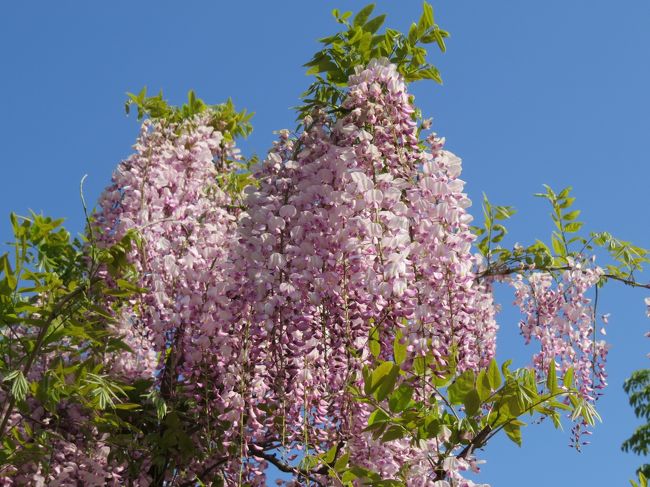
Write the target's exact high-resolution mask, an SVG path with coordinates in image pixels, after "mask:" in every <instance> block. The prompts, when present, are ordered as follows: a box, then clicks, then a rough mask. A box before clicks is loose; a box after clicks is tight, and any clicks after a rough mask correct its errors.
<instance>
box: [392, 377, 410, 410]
mask: <svg viewBox="0 0 650 487" xmlns="http://www.w3.org/2000/svg"><path fill="white" fill-rule="evenodd" d="M412 397H413V387H411V386H410V385H408V384H401V385H400V386H399V387H398V388H397V389H396V390H395V391H394V392H393V393H392V394H391V395H390V398H389V399H388V407H389V408H390V410H391V411H392V412H394V413H399V412H402V411H404V409H406V408H407V407H408V405H409V404H410V403H411V398H412Z"/></svg>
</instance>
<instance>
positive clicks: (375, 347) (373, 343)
mask: <svg viewBox="0 0 650 487" xmlns="http://www.w3.org/2000/svg"><path fill="white" fill-rule="evenodd" d="M368 345H369V347H370V353H371V354H372V356H373V357H375V358H377V357H379V354H380V353H381V345H380V343H379V328H378V327H377V326H373V327H372V329H371V330H370V338H369V342H368Z"/></svg>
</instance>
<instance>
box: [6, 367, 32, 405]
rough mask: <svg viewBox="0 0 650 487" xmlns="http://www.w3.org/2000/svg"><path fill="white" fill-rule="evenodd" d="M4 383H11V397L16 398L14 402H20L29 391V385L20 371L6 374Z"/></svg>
mask: <svg viewBox="0 0 650 487" xmlns="http://www.w3.org/2000/svg"><path fill="white" fill-rule="evenodd" d="M4 380H5V381H8V380H10V381H12V382H11V395H12V396H13V397H15V398H16V401H18V402H21V401H23V400H24V399H25V397H26V396H27V391H28V390H29V384H28V383H27V379H25V376H24V375H23V371H22V370H14V371H13V372H10V373H9V374H7V375H6V376H5V378H4Z"/></svg>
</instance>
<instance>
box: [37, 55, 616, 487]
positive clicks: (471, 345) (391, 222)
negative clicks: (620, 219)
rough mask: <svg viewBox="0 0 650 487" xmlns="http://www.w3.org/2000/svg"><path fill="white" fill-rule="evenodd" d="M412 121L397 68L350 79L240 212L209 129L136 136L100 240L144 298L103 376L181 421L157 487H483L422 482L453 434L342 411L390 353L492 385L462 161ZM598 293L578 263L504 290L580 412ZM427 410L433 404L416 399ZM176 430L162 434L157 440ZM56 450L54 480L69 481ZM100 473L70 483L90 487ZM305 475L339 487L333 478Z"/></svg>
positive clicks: (598, 348) (265, 173) (453, 467)
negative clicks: (133, 244) (274, 479)
mask: <svg viewBox="0 0 650 487" xmlns="http://www.w3.org/2000/svg"><path fill="white" fill-rule="evenodd" d="M414 111H415V108H414V106H413V99H412V97H411V96H410V95H409V93H408V91H407V87H406V84H405V83H404V81H403V79H402V77H401V76H400V75H399V74H398V72H397V70H396V68H395V66H393V65H391V64H389V63H388V62H386V61H382V60H374V61H372V62H371V63H370V64H369V65H368V66H366V67H363V68H359V69H357V72H356V74H355V75H353V76H352V77H351V78H350V80H349V85H348V90H347V98H346V99H345V101H344V103H343V105H342V111H341V114H340V115H339V116H337V117H334V118H332V117H331V116H329V115H326V114H324V113H314V114H313V115H312V116H311V117H310V118H309V119H308V120H305V123H304V127H305V128H304V131H303V132H302V133H300V134H299V135H298V136H297V137H292V136H290V134H289V132H288V131H281V132H280V133H279V137H278V140H277V141H276V143H275V144H274V146H273V148H272V149H271V150H270V151H269V153H268V155H267V157H266V158H265V159H264V160H263V161H262V162H260V163H259V164H258V165H257V166H256V167H254V169H253V177H254V180H255V183H256V184H253V185H250V186H248V187H247V188H246V189H245V190H244V195H243V205H241V206H240V205H238V204H234V202H233V200H232V199H231V195H229V194H228V193H227V192H226V191H224V189H223V188H222V187H221V186H220V185H219V184H218V176H219V174H220V173H219V171H228V170H229V169H230V168H229V166H228V163H227V161H228V160H233V159H236V158H237V151H236V149H235V148H234V147H233V145H232V143H230V142H227V141H226V139H225V138H224V136H223V134H222V133H220V132H219V131H217V130H215V129H214V128H213V127H212V125H211V123H210V114H209V113H204V114H199V115H196V116H195V117H193V118H191V119H189V120H186V121H184V122H181V123H173V124H172V123H168V122H166V121H164V120H148V121H145V123H144V124H143V127H142V132H141V134H140V137H139V139H138V142H137V144H136V145H135V154H134V155H132V156H131V157H130V158H128V159H127V160H125V161H123V162H122V163H121V164H120V165H119V166H118V168H117V170H116V171H115V173H114V175H113V181H112V183H111V185H110V186H109V187H108V188H107V189H106V191H105V192H104V193H103V195H102V197H101V199H100V203H99V212H98V214H97V215H96V224H95V225H96V230H97V233H98V234H99V235H100V236H99V243H100V244H102V245H109V244H111V243H113V242H116V241H117V240H119V238H121V237H122V236H123V235H124V233H125V232H126V231H128V230H135V231H137V232H138V234H139V235H140V236H141V245H140V246H139V247H138V248H135V249H133V250H132V251H131V253H130V255H129V259H130V260H131V262H132V263H133V264H134V265H136V267H137V270H138V272H139V276H140V281H139V284H140V286H141V287H142V288H145V289H146V292H145V293H143V294H142V295H140V296H139V297H137V298H134V299H133V300H132V301H131V302H130V304H129V305H128V306H126V307H124V308H123V309H122V310H121V311H120V313H121V314H120V318H119V320H118V321H119V325H118V326H117V328H116V331H117V332H118V333H120V334H121V335H122V336H123V337H124V338H125V341H126V342H127V344H128V345H129V346H130V348H131V349H132V350H133V353H130V352H127V351H125V352H124V353H121V354H119V355H115V356H112V357H109V358H107V367H108V368H109V369H110V370H111V372H112V373H113V374H115V375H116V376H119V377H122V378H125V379H127V380H130V381H135V380H139V379H149V380H152V381H153V383H154V389H155V391H156V394H157V395H158V396H159V397H160V399H161V400H162V401H163V402H165V403H166V404H167V408H168V410H171V411H177V412H178V414H179V415H181V414H182V415H183V418H184V419H185V420H188V418H189V421H190V422H191V424H192V428H191V431H189V433H188V434H187V436H188V441H189V443H188V444H189V445H190V446H189V447H188V448H190V449H191V452H192V454H191V458H190V459H188V461H187V462H186V463H185V467H184V468H183V469H176V470H173V471H169V472H168V475H169V477H168V478H165V479H164V480H165V481H167V482H169V485H172V484H173V485H177V484H182V483H183V482H189V484H186V485H191V483H192V479H194V478H195V475H197V474H200V475H202V474H204V473H206V472H210V471H220V472H221V475H222V478H223V481H224V482H225V484H226V485H242V484H247V485H259V486H262V485H266V483H267V478H266V472H267V468H268V466H269V464H277V463H278V462H281V464H282V465H284V466H285V468H286V469H287V470H286V473H288V474H294V475H295V474H298V473H300V472H302V469H303V467H301V466H300V465H299V464H298V461H299V460H300V459H301V458H302V457H304V456H305V455H306V454H317V453H323V452H326V451H328V450H329V449H330V448H332V447H336V446H337V445H338V446H339V447H340V449H341V450H345V451H346V452H348V453H349V455H350V462H351V463H354V464H357V465H361V466H365V467H367V468H371V469H373V470H374V471H376V472H377V473H378V474H380V475H382V476H386V477H391V476H394V475H397V474H398V473H399V472H402V473H403V472H407V476H408V479H409V481H408V484H409V485H413V486H436V487H443V486H447V485H454V486H459V487H471V486H474V485H476V484H475V483H474V482H472V481H471V480H467V479H465V478H464V477H463V472H464V471H467V470H475V471H477V470H478V466H477V464H478V462H477V460H476V458H474V456H473V455H463V456H462V457H461V456H458V457H454V456H453V455H449V454H448V458H445V461H444V462H441V463H443V464H444V468H445V469H446V470H447V472H448V475H449V482H452V484H450V483H449V482H448V481H446V480H444V481H442V480H439V479H436V478H435V476H434V475H433V474H434V473H435V472H432V467H431V466H432V465H433V464H438V463H439V462H438V461H439V460H441V458H439V455H440V450H439V449H438V444H440V443H444V442H445V441H446V440H447V439H448V437H449V435H450V432H449V431H448V430H446V429H444V428H443V430H442V432H441V433H440V435H439V436H438V437H436V438H433V439H430V440H427V441H422V442H420V443H418V444H414V443H413V442H411V441H409V440H408V439H399V440H395V441H389V442H386V443H382V442H380V441H379V440H373V439H372V436H371V435H370V434H369V433H367V432H365V431H364V430H365V429H366V426H367V424H368V418H369V416H370V414H371V412H372V408H371V407H370V406H369V405H367V404H364V403H361V402H358V401H355V400H354V397H353V395H352V394H351V393H350V388H351V387H353V386H357V387H363V380H362V377H361V375H362V374H361V371H362V368H363V367H364V365H369V364H372V363H373V361H375V360H376V359H377V358H378V359H383V360H390V359H391V358H392V353H393V352H392V350H393V349H392V347H393V343H394V341H395V339H396V337H398V335H399V336H400V337H403V338H401V340H402V341H403V344H405V345H406V350H407V359H406V361H405V365H404V366H403V369H404V370H405V371H408V370H410V368H411V367H413V362H414V360H415V359H416V358H417V357H421V356H425V355H427V354H431V355H433V357H435V360H434V363H433V364H432V367H434V366H435V364H443V365H444V364H445V363H446V361H448V360H450V358H451V357H453V358H454V360H456V361H457V364H458V365H457V369H458V371H459V372H463V371H467V370H470V371H476V372H478V371H479V370H481V369H485V368H486V367H487V366H488V364H489V363H490V361H491V360H492V359H493V357H494V356H495V347H496V332H497V328H498V326H497V323H496V321H495V314H496V305H495V303H494V297H493V292H492V282H491V279H492V278H493V277H489V278H488V277H482V274H481V272H480V271H481V270H482V267H481V266H482V258H481V257H480V256H477V255H476V254H475V253H474V252H475V251H474V247H473V243H474V241H475V238H476V237H475V235H474V234H473V233H472V231H471V228H470V224H471V222H472V216H471V215H470V213H469V212H468V208H469V207H470V204H471V202H470V200H469V198H468V197H467V195H466V194H465V193H464V192H463V191H464V184H465V183H464V181H463V180H461V179H460V175H461V161H460V159H459V158H458V157H456V156H455V155H454V154H452V153H450V152H448V151H446V150H445V149H444V139H441V138H438V137H437V136H435V134H433V135H430V136H429V137H427V138H426V140H425V141H421V140H420V133H419V127H418V125H417V123H416V121H415V117H414V116H413V114H414ZM215 161H218V162H219V163H218V164H215ZM217 168H218V169H217ZM601 275H602V271H601V270H600V269H598V268H597V267H593V268H589V267H584V266H581V265H578V264H572V265H569V266H568V269H567V270H566V271H564V273H563V274H562V276H561V280H560V281H559V282H554V279H553V276H552V275H551V274H548V273H543V272H528V273H524V271H523V270H522V273H521V274H515V275H514V276H515V277H510V278H509V279H511V282H512V285H513V286H514V288H515V296H516V304H517V305H519V306H520V307H521V309H522V311H523V313H524V319H523V321H522V323H521V325H520V326H521V332H522V334H523V336H524V338H525V340H526V341H527V342H529V341H531V340H533V339H534V340H536V341H538V342H539V344H540V350H539V352H538V353H536V354H535V355H534V357H533V364H534V366H535V367H536V368H537V369H538V370H539V372H540V375H541V376H544V375H545V374H546V371H547V370H548V367H549V364H550V362H551V361H555V362H556V363H557V366H558V369H560V370H566V369H568V368H569V367H573V368H574V369H575V375H576V379H575V380H576V385H577V387H578V388H579V390H580V391H581V393H582V394H583V395H584V397H585V398H588V399H589V400H595V398H596V396H597V393H596V391H597V390H598V389H599V388H601V387H602V386H603V385H604V384H605V378H606V375H605V372H604V361H605V357H606V352H607V347H606V346H605V344H604V343H603V342H600V341H594V340H593V327H594V320H593V314H594V308H593V303H592V302H591V301H590V300H589V299H588V298H587V297H586V295H587V292H588V291H589V290H590V289H591V288H592V287H593V286H595V284H596V283H597V282H598V281H599V279H600V277H601ZM107 278H109V277H108V276H107ZM371 330H374V333H375V334H376V336H377V337H378V338H377V341H378V342H379V343H380V350H381V351H380V353H379V356H378V357H377V358H376V357H374V356H373V354H371V352H370V349H369V346H368V341H369V335H370V333H371ZM399 339H400V338H399V337H398V340H399ZM434 393H435V390H434V389H433V388H432V386H430V385H426V386H425V387H423V388H422V389H421V390H417V391H416V392H415V396H414V400H419V401H430V400H431V397H432V395H434V396H435V394H434ZM171 427H172V426H170V425H168V424H163V425H161V426H160V431H159V433H160V436H161V437H164V436H165V428H171ZM66 448H68V447H66ZM67 451H68V450H66V449H62V452H61V453H60V456H62V459H61V460H59V459H58V457H56V458H54V459H53V461H55V462H57V461H58V462H59V463H60V465H64V459H65V458H67V456H66V455H68V453H67ZM133 455H134V457H136V458H137V457H138V456H139V455H145V454H144V453H143V452H142V451H134V452H133ZM98 456H100V455H95V456H93V457H92V458H89V460H87V461H86V460H83V459H80V460H79V462H81V463H80V464H79V465H81V464H83V465H88V467H81V466H79V468H78V469H77V470H80V471H90V470H92V469H94V468H95V466H94V465H95V463H96V462H97V457H98ZM101 459H102V462H103V463H102V465H103V466H104V468H105V469H106V470H105V473H106V472H109V471H110V472H111V477H110V478H112V479H113V483H114V484H118V483H120V482H126V479H127V477H128V476H129V475H130V476H131V477H130V478H129V479H128V481H129V482H131V484H130V485H140V486H144V485H149V484H150V483H152V482H153V481H154V477H155V475H156V474H155V472H156V468H155V467H156V465H155V464H154V461H153V459H151V458H146V455H145V456H143V459H142V462H141V464H140V465H141V467H140V469H139V471H138V472H136V473H135V474H132V473H129V472H127V471H126V470H123V469H120V466H119V465H116V464H115V463H114V461H113V460H110V459H109V457H108V456H107V455H103V456H101ZM84 462H85V463H84ZM111 462H113V463H111ZM60 470H61V468H59V469H58V470H57V468H55V469H53V470H52V471H51V472H50V474H49V475H50V478H48V479H44V480H43V481H44V482H45V483H46V484H47V485H57V483H56V482H59V484H60V485H71V484H70V482H69V481H68V480H60V481H59V480H57V479H59V478H60V475H61V474H60V473H57V472H59V471H60ZM37 475H40V472H38V473H37ZM80 475H81V474H77V476H76V477H74V478H75V479H76V481H79V482H86V481H85V480H84V479H82V478H81V476H80ZM102 475H104V474H102ZM309 475H310V476H311V477H313V478H314V479H316V480H320V481H321V482H322V483H323V484H328V483H331V482H332V480H331V478H329V477H328V476H327V472H326V471H321V470H318V469H315V470H313V471H311V472H309ZM96 477H97V476H96ZM36 478H37V477H34V479H36ZM39 478H40V477H39ZM70 478H72V477H70ZM106 478H109V477H108V475H107V476H106ZM292 482H299V481H297V480H293V481H292ZM84 485H92V482H91V483H85V484H84ZM97 485H99V484H97ZM294 485H295V484H294Z"/></svg>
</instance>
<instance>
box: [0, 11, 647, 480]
mask: <svg viewBox="0 0 650 487" xmlns="http://www.w3.org/2000/svg"><path fill="white" fill-rule="evenodd" d="M362 5H363V2H358V1H347V2H346V1H344V0H339V1H338V2H332V1H324V0H322V1H305V0H302V1H298V0H292V1H282V2H280V1H277V2H263V1H257V2H251V1H239V2H226V1H221V2H215V1H198V0H193V1H185V2H180V1H177V2H173V1H167V0H156V1H154V0H140V1H138V2H132V1H126V0H114V1H111V2H83V1H69V0H62V1H59V2H47V1H40V2H36V1H30V0H24V1H22V2H2V4H1V5H0V62H1V66H2V74H1V75H0V96H1V97H2V114H3V116H2V117H0V147H1V151H0V167H1V168H2V173H1V174H2V178H1V179H0V181H1V182H2V190H1V191H0V236H1V238H2V239H3V240H6V239H8V237H9V224H8V218H7V216H8V213H9V212H10V211H16V212H18V213H23V214H24V213H25V212H26V211H27V210H28V209H30V208H31V209H34V210H36V211H43V212H45V213H47V214H49V215H52V216H65V217H67V219H68V220H67V221H68V225H69V228H70V229H71V230H73V231H79V230H80V229H81V228H82V221H83V216H82V209H81V204H80V200H79V193H78V187H79V181H80V179H81V177H82V176H83V175H84V174H88V175H89V177H88V180H87V183H86V198H87V200H88V201H95V200H96V199H97V197H98V195H99V193H100V192H101V190H102V188H103V187H104V186H105V185H106V184H108V182H109V179H110V175H111V172H112V170H113V168H114V167H115V165H116V164H117V163H118V162H119V161H120V160H121V159H122V158H124V157H126V156H127V155H128V154H129V152H130V146H131V144H132V143H133V142H134V140H135V136H136V134H137V127H138V124H137V122H136V120H135V118H134V117H133V116H132V117H130V118H127V117H125V114H124V108H123V105H124V100H125V92H127V91H137V90H139V89H140V88H141V87H142V86H144V85H147V86H148V87H149V89H150V91H152V92H153V91H157V90H159V89H161V88H162V89H164V91H165V94H166V96H167V97H168V98H169V99H170V100H171V101H172V102H176V103H178V102H182V101H183V100H184V99H185V94H186V92H187V90H188V89H190V88H193V89H195V90H196V91H197V93H198V94H199V96H201V97H202V98H204V99H205V100H206V101H208V102H210V103H216V102H220V101H223V100H225V99H226V98H227V97H228V96H231V97H232V98H233V100H234V102H235V104H236V105H237V106H238V107H245V108H247V109H249V110H252V111H255V112H256V116H255V117H254V119H253V123H254V125H255V131H254V133H253V134H252V136H251V137H250V138H249V140H247V141H245V142H244V143H243V144H241V146H242V148H243V150H244V152H245V153H248V154H250V153H253V152H255V153H258V154H260V155H263V154H264V153H265V152H266V150H267V148H268V147H269V146H270V143H271V141H272V140H273V131H274V130H278V129H282V128H286V127H288V128H293V127H294V123H293V122H294V114H293V113H292V111H291V110H290V109H289V107H291V106H293V105H295V104H296V103H297V101H298V95H299V94H300V93H301V91H302V90H303V89H304V88H305V87H306V86H307V85H308V78H306V77H305V76H304V74H303V73H304V70H303V68H301V65H302V64H303V63H304V62H306V61H307V60H308V59H309V58H310V56H311V54H312V53H313V52H315V50H316V49H317V47H318V46H317V43H316V42H315V39H316V38H318V37H322V36H324V35H327V34H329V33H331V32H333V30H334V29H335V28H336V25H335V24H334V22H333V21H332V20H331V17H330V14H329V12H330V10H331V9H332V8H334V7H338V8H341V9H345V8H349V9H353V10H358V8H360V6H362ZM433 6H434V9H435V13H436V22H437V23H439V24H440V25H441V26H442V27H443V28H445V29H447V30H449V31H450V32H451V34H452V37H451V39H449V42H448V51H447V53H446V54H445V55H440V54H439V53H437V52H432V54H433V55H432V56H431V59H432V60H433V61H434V63H435V64H437V66H438V67H439V68H440V70H441V72H442V75H443V78H444V81H445V83H444V86H442V87H440V86H437V85H435V84H433V83H431V82H427V83H422V84H418V85H415V86H414V87H413V91H414V93H415V94H416V102H417V103H418V104H419V105H420V107H421V108H422V110H423V111H424V113H425V114H426V115H427V116H432V117H433V119H434V128H435V130H436V131H437V132H438V133H439V134H441V135H444V136H446V137H447V141H448V148H449V149H451V150H453V151H454V152H456V153H457V154H458V155H459V156H461V157H462V158H463V160H464V174H463V178H464V179H465V180H466V181H467V182H468V186H467V189H468V191H469V193H470V196H471V197H472V199H473V200H474V201H475V202H476V206H475V211H476V210H478V209H479V208H478V202H479V201H480V197H481V193H482V192H486V193H487V194H488V196H489V197H490V199H491V200H492V201H493V202H494V203H497V204H510V205H514V206H516V207H517V208H518V210H519V213H518V215H517V216H516V217H515V219H514V220H513V221H512V223H511V224H510V225H509V228H510V237H511V240H510V243H514V242H515V241H519V242H522V243H527V242H532V241H533V240H534V239H535V238H543V239H548V236H549V234H550V231H551V224H550V219H549V218H548V208H547V207H546V206H545V205H544V202H543V201H541V200H538V199H536V198H533V197H532V196H531V195H532V193H534V192H537V191H539V190H540V189H541V184H542V183H547V184H550V185H551V186H553V187H556V188H561V187H564V186H568V185H571V186H573V187H574V192H575V196H577V198H578V200H577V202H576V204H577V205H578V207H579V208H581V209H582V210H583V214H582V219H583V220H585V221H586V222H587V226H586V228H587V229H588V230H608V231H610V232H612V233H613V234H614V235H617V236H620V237H621V238H624V239H627V240H632V241H633V242H635V243H637V244H638V245H642V246H645V247H650V230H649V228H650V212H648V206H649V205H648V203H649V199H650V196H649V194H650V193H649V192H648V180H650V164H649V162H650V160H649V157H650V156H649V155H648V154H649V150H648V141H650V94H649V91H648V87H649V86H650V29H649V28H648V26H649V25H650V3H649V2H647V1H646V0H626V1H624V2H614V1H611V0H610V1H604V0H590V1H586V0H547V1H545V2H525V1H522V0H507V1H506V0H497V1H493V2H485V1H479V0H472V1H470V0H454V1H451V0H438V1H436V2H435V3H434V4H433ZM420 8H421V6H420V2H419V1H407V0H404V1H402V2H390V1H388V0H385V1H379V2H378V6H377V10H378V11H379V12H386V13H388V23H389V24H391V26H395V27H397V28H400V29H406V28H408V25H409V23H410V21H412V20H416V19H417V16H418V15H419V11H420ZM476 214H478V213H476ZM649 276H650V275H649V273H646V274H645V276H642V277H643V278H644V279H645V280H646V281H650V277H649ZM649 294H650V293H649ZM645 295H646V293H644V292H642V291H639V290H632V289H627V288H623V286H620V285H615V284H614V285H612V286H608V288H607V289H606V291H605V292H604V293H601V296H600V301H599V307H600V311H601V312H602V313H605V312H609V313H611V319H610V323H611V324H610V326H609V328H608V337H609V340H610V341H611V343H612V348H611V352H610V360H609V363H610V366H609V371H610V381H609V382H610V387H609V389H608V390H607V391H606V395H605V397H604V398H603V399H602V400H601V401H599V404H598V407H599V410H600V412H601V414H602V416H603V424H602V425H600V426H599V427H598V428H597V429H596V431H595V432H594V434H593V436H592V437H591V441H592V444H591V445H590V446H588V447H587V448H585V450H584V451H583V452H582V453H576V452H575V451H572V450H570V449H569V448H568V447H567V446H566V445H567V443H568V439H569V432H568V429H567V431H566V432H564V433H562V432H556V431H555V430H553V428H552V427H551V426H550V424H542V425H536V426H531V427H530V428H527V430H526V431H525V432H524V446H523V448H517V447H516V446H515V445H514V444H512V443H510V442H509V441H508V440H505V439H499V440H497V441H494V442H493V443H492V444H490V445H489V446H488V448H487V451H486V452H485V454H484V458H486V459H487V463H486V464H485V466H484V468H483V475H482V476H481V479H482V480H483V481H485V482H490V483H492V485H494V486H496V487H498V486H518V485H526V486H528V487H538V486H539V487H541V486H548V485H557V486H575V485H593V486H618V485H626V484H627V479H628V478H630V477H631V476H632V473H633V471H634V469H635V467H636V466H637V465H638V463H639V459H638V458H636V457H635V456H633V455H631V454H624V453H622V452H620V444H621V442H622V441H623V440H624V439H625V438H626V437H627V436H628V435H629V434H630V433H631V432H632V430H633V428H634V426H635V424H636V423H637V421H636V419H635V418H634V416H633V414H632V412H631V409H630V408H629V407H628V406H627V402H626V397H625V395H624V394H623V392H622V389H621V385H622V382H623V380H624V379H625V377H627V376H628V375H629V374H630V372H631V371H633V370H635V369H638V368H641V367H646V366H647V365H648V359H647V358H646V357H645V354H646V353H647V352H648V351H649V350H648V348H650V347H649V345H650V341H648V339H645V338H644V337H643V333H644V332H645V331H646V329H650V321H648V320H646V318H645V317H644V309H643V298H644V297H645ZM498 296H499V299H500V301H501V303H502V304H503V307H504V312H503V313H502V314H501V316H500V324H501V331H500V340H501V342H500V349H499V359H500V360H504V359H506V358H510V357H514V358H515V364H517V365H524V364H525V363H526V362H527V360H528V359H527V357H529V356H530V354H531V353H532V350H531V349H530V348H528V349H527V348H525V347H524V346H523V343H522V340H521V339H520V338H519V336H518V332H517V320H518V316H517V314H516V313H513V312H511V311H508V308H509V307H510V306H509V305H510V302H511V300H512V297H511V295H510V294H509V293H508V292H507V291H502V292H499V295H498Z"/></svg>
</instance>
